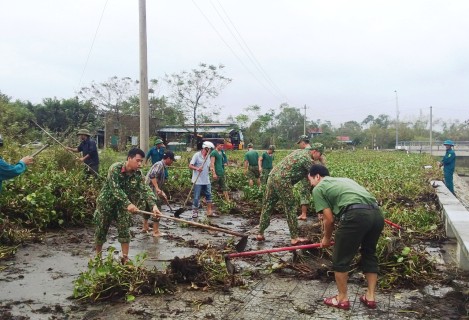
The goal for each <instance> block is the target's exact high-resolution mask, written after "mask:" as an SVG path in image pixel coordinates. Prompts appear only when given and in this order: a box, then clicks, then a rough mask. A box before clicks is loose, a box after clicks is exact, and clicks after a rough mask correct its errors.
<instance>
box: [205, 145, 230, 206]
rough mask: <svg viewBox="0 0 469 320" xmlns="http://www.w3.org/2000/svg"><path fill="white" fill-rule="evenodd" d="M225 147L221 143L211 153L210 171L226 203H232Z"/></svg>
mask: <svg viewBox="0 0 469 320" xmlns="http://www.w3.org/2000/svg"><path fill="white" fill-rule="evenodd" d="M223 147H224V146H223V144H222V143H219V144H217V146H216V147H215V149H214V150H213V151H212V152H211V153H210V171H211V172H212V178H213V180H214V182H215V184H217V185H218V188H219V190H221V191H222V192H223V195H224V197H225V201H230V196H229V194H228V186H227V185H226V176H225V163H226V162H227V161H226V162H225V161H224V160H225V159H226V155H224V152H223ZM226 160H227V159H226Z"/></svg>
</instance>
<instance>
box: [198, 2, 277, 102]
mask: <svg viewBox="0 0 469 320" xmlns="http://www.w3.org/2000/svg"><path fill="white" fill-rule="evenodd" d="M192 3H193V4H194V6H195V7H196V8H197V10H199V12H200V14H201V15H202V16H203V17H204V18H205V20H206V21H207V22H208V24H209V25H210V26H211V27H212V29H213V30H214V31H215V33H216V34H217V35H218V37H219V38H220V40H221V41H222V42H223V43H224V44H225V45H226V46H227V47H228V49H229V50H230V51H231V53H232V54H233V55H234V56H235V58H236V59H237V60H238V61H239V63H241V65H242V66H243V67H244V68H245V69H246V71H247V72H248V73H249V74H251V76H252V77H253V78H254V79H255V80H256V81H257V82H259V84H260V85H262V86H263V87H264V88H265V89H266V90H267V91H269V92H270V93H271V94H272V95H273V96H274V97H276V98H279V97H278V96H277V94H276V93H275V92H273V91H272V89H271V88H269V87H267V86H266V85H265V83H264V82H262V81H260V80H259V78H258V77H257V76H256V75H255V74H254V73H253V72H252V71H251V70H250V69H249V68H248V67H247V66H246V64H245V63H244V61H243V60H242V59H241V58H240V57H239V56H238V55H237V54H236V52H235V51H234V50H233V48H232V47H231V46H230V45H229V44H228V42H227V41H226V40H225V39H224V38H223V36H222V35H221V33H220V32H219V31H218V29H217V28H216V27H215V25H214V24H213V23H212V22H211V21H210V19H209V18H208V17H207V15H206V14H205V13H204V12H203V11H202V9H201V8H200V7H199V6H198V5H197V3H196V2H195V1H194V0H192Z"/></svg>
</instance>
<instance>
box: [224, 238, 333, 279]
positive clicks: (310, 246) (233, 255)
mask: <svg viewBox="0 0 469 320" xmlns="http://www.w3.org/2000/svg"><path fill="white" fill-rule="evenodd" d="M333 244H334V242H331V245H333ZM313 248H321V244H320V243H310V244H303V245H299V246H290V247H280V248H272V249H264V250H257V251H246V252H239V253H230V254H225V265H226V270H228V273H230V274H234V271H235V267H234V265H233V264H232V263H231V261H230V259H231V258H236V257H247V256H254V255H257V254H264V253H273V252H280V251H293V250H301V249H313Z"/></svg>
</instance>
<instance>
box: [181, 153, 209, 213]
mask: <svg viewBox="0 0 469 320" xmlns="http://www.w3.org/2000/svg"><path fill="white" fill-rule="evenodd" d="M208 158H210V157H209V155H208V153H207V155H206V157H205V159H204V162H202V170H200V171H199V173H198V174H197V177H196V178H195V181H194V183H193V184H192V186H191V190H190V191H189V193H188V194H187V198H186V201H184V205H183V206H182V207H181V208H179V209H177V210H176V211H175V212H174V216H175V217H176V218H179V217H180V216H181V213H183V212H184V211H186V210H187V208H186V204H187V201H189V198H190V197H191V194H192V190H193V189H194V186H195V184H196V183H197V180H199V177H200V174H201V173H202V171H203V170H204V165H205V162H206V161H207V159H208Z"/></svg>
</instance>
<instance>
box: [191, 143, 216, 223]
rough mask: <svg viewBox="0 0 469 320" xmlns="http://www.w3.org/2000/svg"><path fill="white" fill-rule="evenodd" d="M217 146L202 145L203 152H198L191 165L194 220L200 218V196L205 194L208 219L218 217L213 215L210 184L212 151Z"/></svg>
mask: <svg viewBox="0 0 469 320" xmlns="http://www.w3.org/2000/svg"><path fill="white" fill-rule="evenodd" d="M213 149H215V146H214V145H213V143H211V142H210V141H205V142H203V143H202V150H200V151H199V152H196V153H195V154H194V155H193V156H192V159H191V161H190V163H189V169H191V170H192V187H193V189H194V199H193V201H192V219H197V218H198V216H199V200H200V194H201V193H203V194H204V196H205V200H206V202H207V217H218V215H217V214H215V213H212V185H211V184H210V176H209V173H210V151H211V150H213Z"/></svg>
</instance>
